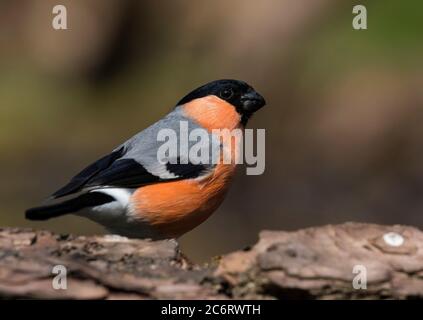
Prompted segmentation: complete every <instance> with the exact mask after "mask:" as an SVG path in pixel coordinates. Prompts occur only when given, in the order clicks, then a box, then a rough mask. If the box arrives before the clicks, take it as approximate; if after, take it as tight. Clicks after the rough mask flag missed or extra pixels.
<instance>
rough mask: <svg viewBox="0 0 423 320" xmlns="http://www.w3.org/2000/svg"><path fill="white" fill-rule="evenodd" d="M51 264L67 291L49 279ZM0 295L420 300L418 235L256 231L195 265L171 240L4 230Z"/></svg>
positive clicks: (422, 239) (396, 230) (362, 227)
mask: <svg viewBox="0 0 423 320" xmlns="http://www.w3.org/2000/svg"><path fill="white" fill-rule="evenodd" d="M57 265H60V266H64V267H65V268H66V272H67V273H66V289H63V288H57V286H56V289H55V288H54V286H53V282H54V279H55V277H56V279H57V274H56V273H54V272H53V268H54V266H57ZM62 276H63V275H62ZM357 277H358V278H359V279H358V278H357ZM354 278H355V279H356V283H355V284H356V285H355V286H354V285H353V284H354ZM357 280H359V281H358V282H357ZM357 286H358V287H357ZM354 287H355V288H354ZM364 287H365V288H364ZM0 298H6V299H11V298H53V299H64V298H65V299H66V298H71V299H122V298H123V299H127V298H130V299H132V298H134V299H233V298H237V299H243V298H249V299H275V298H276V299H387V298H391V299H392V298H393V299H407V298H423V233H422V232H421V231H420V230H418V229H416V228H413V227H408V226H400V225H395V226H380V225H373V224H359V223H346V224H342V225H328V226H322V227H314V228H308V229H303V230H299V231H294V232H285V231H263V232H261V233H260V239H259V241H258V243H257V244H256V245H254V246H253V247H251V248H248V249H245V250H243V251H237V252H234V253H231V254H228V255H225V256H223V257H221V258H218V259H214V261H212V262H210V263H209V264H207V265H202V266H199V265H194V264H192V263H190V262H189V261H188V260H187V259H186V258H185V257H184V256H183V255H182V254H181V252H180V250H179V248H178V244H177V242H176V241H171V240H169V241H149V240H134V239H127V238H122V237H117V236H91V237H85V236H78V237H77V236H64V235H57V234H53V233H51V232H47V231H33V230H28V229H16V228H4V229H0Z"/></svg>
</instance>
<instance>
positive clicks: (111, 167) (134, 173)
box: [53, 147, 208, 198]
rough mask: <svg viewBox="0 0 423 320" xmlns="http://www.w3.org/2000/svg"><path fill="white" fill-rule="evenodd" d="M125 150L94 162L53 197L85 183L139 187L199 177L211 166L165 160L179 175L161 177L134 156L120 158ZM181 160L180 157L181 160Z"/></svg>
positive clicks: (67, 193)
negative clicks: (134, 158) (152, 172)
mask: <svg viewBox="0 0 423 320" xmlns="http://www.w3.org/2000/svg"><path fill="white" fill-rule="evenodd" d="M123 152H124V147H122V148H120V149H119V150H116V151H114V152H112V153H111V154H109V155H107V156H105V157H103V158H101V159H99V160H98V161H96V162H94V163H93V164H91V165H90V166H88V167H87V168H85V169H84V170H83V171H81V172H80V173H79V174H77V175H76V176H75V177H74V178H72V180H71V181H70V182H69V183H68V184H67V185H65V186H64V187H63V188H61V189H59V190H58V191H56V192H55V193H54V194H53V197H54V198H59V197H63V196H66V195H69V194H72V193H75V192H78V191H80V190H81V189H83V188H85V187H98V186H110V187H124V188H125V187H126V188H136V187H139V186H142V185H146V184H151V183H156V182H164V181H169V180H179V179H188V178H196V177H198V176H200V175H201V174H202V173H204V172H205V171H207V170H208V168H207V167H206V166H204V165H202V164H196V165H194V164H191V163H188V164H178V163H177V164H170V163H168V164H166V166H165V167H166V171H167V172H169V173H173V174H174V175H175V176H176V177H175V178H172V179H169V178H162V177H160V176H156V175H153V174H151V173H150V172H148V171H147V170H146V169H145V168H144V166H143V165H142V164H140V163H138V162H137V161H135V160H133V159H119V158H120V157H121V156H122V155H123ZM178 162H179V161H178Z"/></svg>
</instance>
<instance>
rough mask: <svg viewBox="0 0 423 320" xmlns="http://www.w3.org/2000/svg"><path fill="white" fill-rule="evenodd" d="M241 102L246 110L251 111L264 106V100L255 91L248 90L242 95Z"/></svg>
mask: <svg viewBox="0 0 423 320" xmlns="http://www.w3.org/2000/svg"><path fill="white" fill-rule="evenodd" d="M241 103H242V106H243V108H244V110H245V111H246V112H249V113H253V112H256V111H257V110H259V109H261V108H262V107H264V105H265V104H266V100H264V98H263V97H262V96H261V95H260V94H258V93H257V92H256V91H250V92H247V93H245V94H244V95H242V97H241Z"/></svg>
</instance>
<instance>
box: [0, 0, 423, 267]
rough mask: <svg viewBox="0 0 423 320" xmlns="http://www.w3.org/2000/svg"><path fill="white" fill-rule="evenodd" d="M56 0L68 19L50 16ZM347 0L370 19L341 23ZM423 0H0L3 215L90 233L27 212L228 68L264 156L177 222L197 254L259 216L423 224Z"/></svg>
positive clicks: (275, 225) (15, 221)
mask: <svg viewBox="0 0 423 320" xmlns="http://www.w3.org/2000/svg"><path fill="white" fill-rule="evenodd" d="M56 4H64V5H65V6H66V7H67V11H68V27H69V29H68V30H66V31H55V30H53V29H52V27H51V21H52V18H53V15H52V7H53V6H54V5H56ZM355 4H364V5H366V7H367V10H368V30H361V31H357V30H354V29H353V28H352V26H351V23H352V19H353V14H352V7H353V5H355ZM422 18H423V2H422V1H417V0H407V1H394V0H384V1H360V2H354V1H335V0H332V1H331V0H313V1H311V0H308V1H306V0H264V1H253V0H233V1H223V0H219V1H210V2H204V1H188V0H176V1H152V0H148V1H147V0H144V1H137V0H72V1H60V2H56V1H50V0H43V1H35V0H32V1H30V0H22V1H13V0H2V1H0V147H1V149H0V150H1V155H0V170H1V177H2V183H1V184H0V203H1V210H0V226H25V227H34V228H46V229H50V230H54V231H58V232H63V233H69V232H72V233H77V234H97V233H103V232H104V231H103V229H102V228H101V227H99V226H98V225H96V224H94V223H92V222H89V221H88V220H85V219H82V218H78V217H73V216H66V217H63V218H59V219H54V220H51V221H47V222H42V223H40V222H38V223H35V222H29V221H25V219H24V214H23V212H24V209H25V208H27V207H30V206H33V205H37V204H39V203H40V201H41V200H42V199H44V198H45V197H47V196H48V195H49V194H51V192H53V191H55V190H56V189H58V188H59V187H60V186H62V185H63V184H64V183H66V182H67V181H68V179H69V178H70V177H71V176H72V175H74V174H75V173H77V172H78V171H79V170H80V169H82V168H83V167H84V166H85V165H87V164H88V163H90V162H91V161H93V160H96V159H97V158H98V157H99V156H102V155H103V154H105V153H107V152H109V151H110V150H112V149H113V148H114V147H115V146H116V145H118V144H120V143H121V142H122V141H124V140H126V139H127V138H128V137H130V136H131V135H133V134H134V133H136V132H138V131H139V130H141V129H143V128H145V127H147V126H148V125H150V124H152V123H153V122H155V121H156V120H158V119H159V118H160V117H162V116H163V115H164V114H166V113H167V112H168V111H169V110H170V109H171V108H172V106H173V105H174V104H175V103H176V102H177V101H178V100H179V99H180V98H181V97H182V96H183V95H185V94H186V93H187V92H188V91H190V90H192V89H193V88H195V87H197V86H199V85H201V84H203V83H205V82H208V81H211V80H215V79H220V78H237V79H242V80H245V81H247V82H248V83H250V84H252V85H253V86H254V87H255V88H256V89H257V90H258V91H259V92H261V93H262V94H263V95H264V96H265V98H266V100H267V102H268V106H267V107H266V108H264V109H263V110H261V111H260V112H258V113H257V114H256V116H255V117H254V118H253V119H252V121H251V122H250V124H249V127H251V128H265V129H266V130H267V131H266V171H265V174H264V175H261V176H246V175H245V170H239V171H238V176H237V179H236V181H235V183H234V185H233V187H232V189H231V191H230V193H229V195H228V197H227V199H226V201H225V202H224V203H223V205H222V206H221V208H220V209H219V210H218V212H217V213H215V214H214V215H213V216H212V217H211V218H210V219H209V220H208V221H207V222H205V223H204V224H202V225H201V226H200V227H198V228H196V229H195V230H194V231H192V232H190V233H188V234H187V235H185V236H183V237H182V238H181V241H180V242H181V245H182V249H183V250H184V251H185V253H186V254H187V255H188V256H189V257H191V258H192V259H193V260H195V261H203V260H205V259H208V258H209V257H211V256H213V255H217V254H222V253H226V252H229V251H232V250H235V249H239V248H242V247H245V246H247V245H249V244H252V243H254V242H255V241H256V239H257V232H258V231H260V230H262V229H284V230H291V229H296V228H303V227H307V226H314V225H322V224H327V223H341V222H344V221H365V222H376V223H382V224H394V223H401V224H411V225H415V226H417V227H422V225H423V197H422V195H423V126H422V121H423V90H422V88H423V60H422V56H423V41H422V39H423V19H422Z"/></svg>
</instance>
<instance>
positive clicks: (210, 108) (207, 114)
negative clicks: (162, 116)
mask: <svg viewBox="0 0 423 320" xmlns="http://www.w3.org/2000/svg"><path fill="white" fill-rule="evenodd" d="M183 110H184V112H185V114H186V115H187V116H188V117H190V118H191V119H193V120H194V121H195V122H197V123H198V124H199V125H201V126H202V127H203V128H205V129H207V130H209V131H211V130H213V129H230V130H232V129H235V128H238V127H240V121H241V116H240V115H239V114H238V112H236V110H235V107H234V106H233V105H231V104H230V103H228V102H226V101H224V100H222V99H220V98H218V97H216V96H207V97H204V98H199V99H194V100H192V101H191V102H188V103H186V104H185V105H184V106H183Z"/></svg>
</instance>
